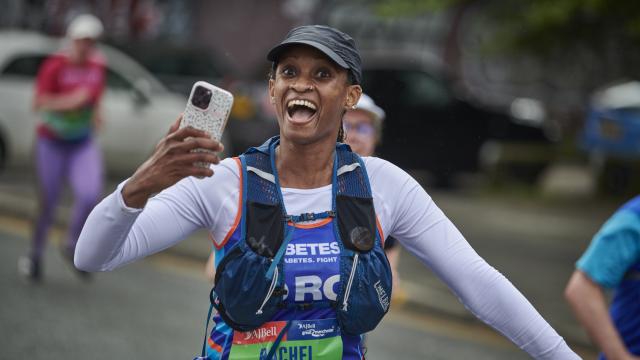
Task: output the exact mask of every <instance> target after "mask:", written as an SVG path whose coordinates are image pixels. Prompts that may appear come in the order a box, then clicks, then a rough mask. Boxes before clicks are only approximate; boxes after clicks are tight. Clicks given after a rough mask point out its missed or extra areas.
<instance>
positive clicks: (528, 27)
mask: <svg viewBox="0 0 640 360" xmlns="http://www.w3.org/2000/svg"><path fill="white" fill-rule="evenodd" d="M474 4H479V5H486V7H485V9H486V10H487V12H486V14H487V15H488V16H490V18H492V19H493V21H494V22H495V24H497V28H498V33H497V39H498V40H499V44H502V45H504V48H505V49H510V50H517V51H522V50H526V51H532V52H542V53H546V52H551V51H555V50H558V49H563V48H567V47H572V46H573V45H576V44H577V45H581V46H585V45H586V46H587V47H591V48H594V47H595V48H599V47H602V46H604V44H603V43H604V42H606V39H610V38H611V37H615V38H616V39H617V41H620V42H623V43H629V44H630V45H632V44H633V45H640V1H637V0H488V1H473V0H374V1H373V6H374V9H375V11H376V13H378V14H379V15H381V16H388V17H401V16H417V15H420V14H423V13H425V12H433V11H443V10H447V9H449V8H452V7H454V6H469V5H474Z"/></svg>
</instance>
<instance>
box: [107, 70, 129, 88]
mask: <svg viewBox="0 0 640 360" xmlns="http://www.w3.org/2000/svg"><path fill="white" fill-rule="evenodd" d="M107 87H108V88H111V89H115V90H131V89H133V85H131V83H130V82H129V81H128V80H126V79H125V78H123V77H122V76H120V74H118V73H116V72H115V71H113V69H111V68H107Z"/></svg>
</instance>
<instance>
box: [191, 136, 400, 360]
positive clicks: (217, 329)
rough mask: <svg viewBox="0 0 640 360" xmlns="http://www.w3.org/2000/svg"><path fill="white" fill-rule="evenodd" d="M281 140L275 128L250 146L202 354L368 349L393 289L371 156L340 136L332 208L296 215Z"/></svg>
mask: <svg viewBox="0 0 640 360" xmlns="http://www.w3.org/2000/svg"><path fill="white" fill-rule="evenodd" d="M278 144H279V138H278V137H274V138H272V139H270V140H268V141H267V142H266V143H265V144H263V145H262V146H260V147H258V148H251V149H249V150H248V151H247V152H245V153H244V154H243V155H241V156H240V161H241V165H242V204H241V210H242V214H241V221H240V224H239V226H238V227H237V228H236V229H235V231H234V232H233V235H232V236H231V237H230V239H229V240H228V241H227V243H225V244H224V246H223V248H222V249H220V250H218V252H217V253H216V261H217V262H218V263H217V266H216V276H215V285H214V287H213V289H212V291H211V303H212V307H213V308H215V309H216V310H217V314H216V315H215V316H214V318H213V321H214V323H215V325H214V328H213V330H212V332H211V334H210V337H209V339H208V341H207V343H208V346H206V345H207V344H204V345H203V351H202V357H203V358H208V359H228V358H231V359H244V358H247V359H249V358H252V359H256V358H259V359H284V358H314V357H315V358H334V357H337V358H344V359H361V358H362V349H361V345H360V335H362V334H364V333H365V332H368V331H371V330H373V329H374V328H375V327H376V325H377V324H378V323H379V322H380V320H381V319H382V317H383V316H384V315H385V314H386V312H387V311H388V309H389V304H390V299H391V269H390V267H389V263H388V261H387V258H386V255H385V253H384V250H383V248H382V238H381V237H382V234H381V232H380V231H379V229H378V227H377V226H376V215H375V211H374V207H373V198H372V194H371V188H370V185H369V180H368V176H367V173H366V169H365V166H364V163H363V162H362V160H361V159H360V157H359V156H358V155H357V154H355V153H353V152H352V151H351V150H350V148H349V147H348V146H347V145H344V144H337V145H336V151H335V159H334V169H333V176H332V194H333V200H332V209H331V210H330V211H326V212H323V213H306V214H296V215H292V214H288V213H287V211H286V209H285V206H284V201H283V198H282V193H281V190H280V184H279V180H278V174H277V169H276V167H275V151H274V150H275V148H276V147H277V145H278ZM313 220H319V221H317V222H315V223H312V224H311V225H308V224H309V223H308V222H309V221H313ZM300 223H305V224H300ZM210 313H211V310H210ZM209 317H210V315H209ZM209 317H208V318H209ZM208 321H209V320H207V322H208ZM205 353H206V357H205Z"/></svg>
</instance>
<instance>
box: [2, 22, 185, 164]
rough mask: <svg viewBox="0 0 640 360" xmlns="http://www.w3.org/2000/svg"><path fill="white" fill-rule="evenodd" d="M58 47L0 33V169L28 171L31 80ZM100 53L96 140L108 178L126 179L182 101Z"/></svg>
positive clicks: (123, 59) (112, 53)
mask: <svg viewBox="0 0 640 360" xmlns="http://www.w3.org/2000/svg"><path fill="white" fill-rule="evenodd" d="M63 41H65V40H64V39H56V38H51V37H47V36H43V35H41V34H37V33H32V32H16V31H8V32H7V31H4V32H0V165H6V166H8V167H13V166H24V165H27V166H30V163H31V162H32V158H33V157H32V149H33V143H34V136H35V125H36V122H37V118H38V115H37V114H36V113H34V112H33V110H32V107H31V103H32V99H33V91H34V82H35V76H36V73H37V71H38V68H39V65H40V63H41V62H42V61H43V60H44V58H45V57H46V56H48V55H49V54H51V53H53V52H56V51H58V50H59V49H60V47H61V45H63ZM99 48H100V51H101V52H102V53H103V55H104V56H105V57H106V59H107V87H106V91H105V93H104V97H103V99H102V105H103V117H104V126H103V128H102V129H101V131H100V132H99V133H98V138H99V141H100V143H101V145H102V149H103V152H104V155H105V156H104V158H105V163H106V167H107V172H108V174H110V175H113V174H118V175H126V174H131V173H132V172H133V170H135V169H136V167H137V166H139V165H140V164H141V163H142V162H143V161H144V160H145V159H146V158H147V157H148V156H149V154H150V153H151V151H152V150H153V149H154V146H155V145H156V143H157V142H158V140H159V139H160V138H161V137H162V136H163V135H164V134H166V132H167V130H168V129H169V126H170V125H171V124H172V123H173V121H174V120H175V119H176V117H177V116H178V115H179V114H180V112H182V111H183V110H184V106H185V103H186V98H185V97H184V96H182V95H178V94H174V93H171V92H169V91H168V90H167V89H166V88H165V87H164V86H163V85H162V84H161V83H160V82H159V81H158V80H157V79H156V78H154V77H153V75H151V74H150V73H149V72H148V71H146V70H145V69H144V68H143V67H142V66H140V65H139V64H137V63H136V62H135V61H133V60H132V59H131V58H129V57H128V56H127V55H125V54H123V53H122V52H120V51H118V50H116V49H114V48H112V47H108V46H105V45H99Z"/></svg>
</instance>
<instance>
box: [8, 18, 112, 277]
mask: <svg viewBox="0 0 640 360" xmlns="http://www.w3.org/2000/svg"><path fill="white" fill-rule="evenodd" d="M102 33H103V26H102V23H101V22H100V20H98V19H97V18H96V17H94V16H93V15H88V14H83V15H79V16H77V17H75V18H74V19H73V20H72V21H71V23H70V24H69V26H68V28H67V33H66V36H67V39H68V46H66V47H65V48H63V49H62V50H61V51H60V52H58V53H56V54H53V55H51V56H50V57H49V58H47V59H46V60H45V61H44V62H43V64H42V65H41V67H40V70H39V71H38V76H37V79H36V84H35V98H34V102H33V106H34V109H35V110H36V111H38V112H39V115H40V117H39V120H40V121H39V124H38V126H37V129H36V143H35V162H36V175H37V185H38V191H39V198H40V208H39V210H38V215H37V219H36V223H35V229H34V233H33V238H32V244H31V250H30V253H29V255H28V256H25V257H22V258H21V259H20V260H19V271H20V273H21V274H22V275H24V276H26V277H27V278H29V279H31V280H39V279H40V278H41V275H42V258H43V253H44V248H45V244H46V240H47V233H48V230H49V228H50V226H51V224H52V221H53V217H54V212H55V208H56V205H57V203H58V200H59V197H60V194H61V191H62V186H63V184H64V182H65V181H68V182H69V184H70V186H71V189H72V192H73V197H74V205H73V210H72V215H71V219H70V224H69V233H68V237H67V239H66V241H65V244H64V245H63V247H62V254H63V257H64V258H65V260H67V261H70V262H72V261H73V253H74V251H75V246H76V241H77V239H78V236H79V235H80V231H81V230H82V226H83V225H84V221H85V220H86V218H87V216H88V215H89V212H90V211H91V209H92V208H93V206H94V205H95V204H96V203H97V201H98V200H99V197H100V195H101V192H102V186H103V162H102V155H101V153H100V150H99V147H98V144H97V143H96V141H95V139H94V136H93V133H94V131H95V130H97V129H99V128H100V126H101V121H102V118H101V114H100V99H101V97H102V93H103V90H104V87H105V61H104V58H103V56H102V55H101V54H99V53H98V51H97V49H96V48H95V43H96V41H97V39H98V38H99V37H100V36H101V35H102ZM79 274H82V275H83V276H85V277H86V275H87V273H84V272H79Z"/></svg>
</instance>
